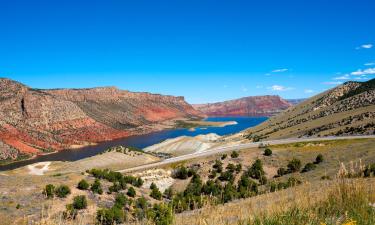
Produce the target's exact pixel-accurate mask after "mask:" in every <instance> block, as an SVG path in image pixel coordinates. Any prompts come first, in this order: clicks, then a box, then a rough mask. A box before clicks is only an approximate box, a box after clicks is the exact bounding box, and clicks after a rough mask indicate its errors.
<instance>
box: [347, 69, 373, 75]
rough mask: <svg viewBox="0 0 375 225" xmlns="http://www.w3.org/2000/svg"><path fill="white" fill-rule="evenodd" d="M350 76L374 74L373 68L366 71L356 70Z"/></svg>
mask: <svg viewBox="0 0 375 225" xmlns="http://www.w3.org/2000/svg"><path fill="white" fill-rule="evenodd" d="M350 74H351V75H354V76H361V75H370V74H375V68H368V69H364V70H357V71H355V72H351V73H350Z"/></svg>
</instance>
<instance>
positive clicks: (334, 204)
mask: <svg viewBox="0 0 375 225" xmlns="http://www.w3.org/2000/svg"><path fill="white" fill-rule="evenodd" d="M373 202H375V179H352V180H335V181H330V182H318V183H315V184H304V185H302V186H299V187H296V188H292V189H289V190H284V191H279V192H275V193H270V194H265V195H261V196H257V197H254V198H250V199H246V200H240V201H237V202H233V203H229V204H226V205H222V206H212V207H208V208H204V209H202V210H198V211H193V212H187V213H184V214H180V215H177V216H176V223H175V224H177V225H185V224H186V225H188V224H197V225H216V224H259V225H260V224H264V225H266V224H267V225H268V224H280V225H283V224H296V225H297V224H317V225H320V224H327V225H328V224H340V225H341V224H345V223H347V224H348V225H349V224H350V220H351V219H352V220H353V221H354V220H355V221H356V224H370V223H366V222H364V221H375V209H372V213H370V214H369V213H368V212H366V210H368V208H366V207H365V206H366V205H367V206H368V204H369V203H373ZM350 208H352V209H353V210H352V211H353V212H352V214H355V215H353V217H354V218H350V217H349V215H348V214H347V213H348V212H349V211H350ZM369 208H370V206H369ZM324 209H325V210H326V211H325V213H327V218H325V217H324V215H323V216H322V215H320V212H324ZM319 210H320V211H319ZM369 216H371V217H372V218H365V217H369ZM333 221H334V222H335V223H333ZM340 221H341V222H340ZM358 221H360V222H358Z"/></svg>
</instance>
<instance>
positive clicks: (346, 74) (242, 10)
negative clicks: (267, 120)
mask: <svg viewBox="0 0 375 225" xmlns="http://www.w3.org/2000/svg"><path fill="white" fill-rule="evenodd" d="M374 12H375V1H371V0H367V1H364V0H351V1H350V0H342V1H327V0H325V1H323V0H309V1H300V0H295V1H290V0H284V1H279V0H273V1H270V0H263V1H249V0H247V1H245V0H244V1H239V0H231V1H223V0H210V1H209V0H198V1H195V0H190V1H182V0H181V1H180V0H170V1H163V0H159V1H145V0H137V1H126V0H118V1H114V0H108V1H95V0H90V1H89V0H86V1H84V0H81V1H77V0H76V1H71V0H65V1H38V0H34V1H27V0H25V1H19V0H12V1H6V0H0V77H7V78H11V79H15V80H18V81H20V82H23V83H25V84H27V85H30V86H32V87H37V88H59V87H66V88H73V87H74V88H80V87H93V86H118V87H119V88H121V89H128V90H132V91H148V92H154V93H162V94H172V95H182V96H185V97H186V99H187V100H188V101H189V102H191V103H203V102H215V101H222V100H227V99H232V98H238V97H242V96H250V95H263V94H278V95H281V96H282V97H285V98H303V97H309V96H311V95H314V94H316V93H318V92H321V91H323V90H326V89H328V88H331V87H333V86H334V85H337V84H339V83H340V82H344V81H347V80H353V79H357V80H366V79H370V78H373V77H374V74H375V47H374V46H373V45H374V44H375V29H374V23H375V13H374Z"/></svg>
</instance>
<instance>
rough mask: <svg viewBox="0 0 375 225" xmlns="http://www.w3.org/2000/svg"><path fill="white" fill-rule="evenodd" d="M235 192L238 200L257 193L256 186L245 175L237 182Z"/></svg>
mask: <svg viewBox="0 0 375 225" xmlns="http://www.w3.org/2000/svg"><path fill="white" fill-rule="evenodd" d="M237 191H238V194H239V197H240V198H248V197H251V196H254V195H256V194H257V193H258V184H257V183H255V182H254V181H253V180H251V179H249V177H247V176H246V175H242V176H241V179H240V180H239V181H238V185H237Z"/></svg>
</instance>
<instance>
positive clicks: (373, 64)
mask: <svg viewBox="0 0 375 225" xmlns="http://www.w3.org/2000/svg"><path fill="white" fill-rule="evenodd" d="M364 65H365V66H375V62H368V63H365V64H364Z"/></svg>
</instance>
